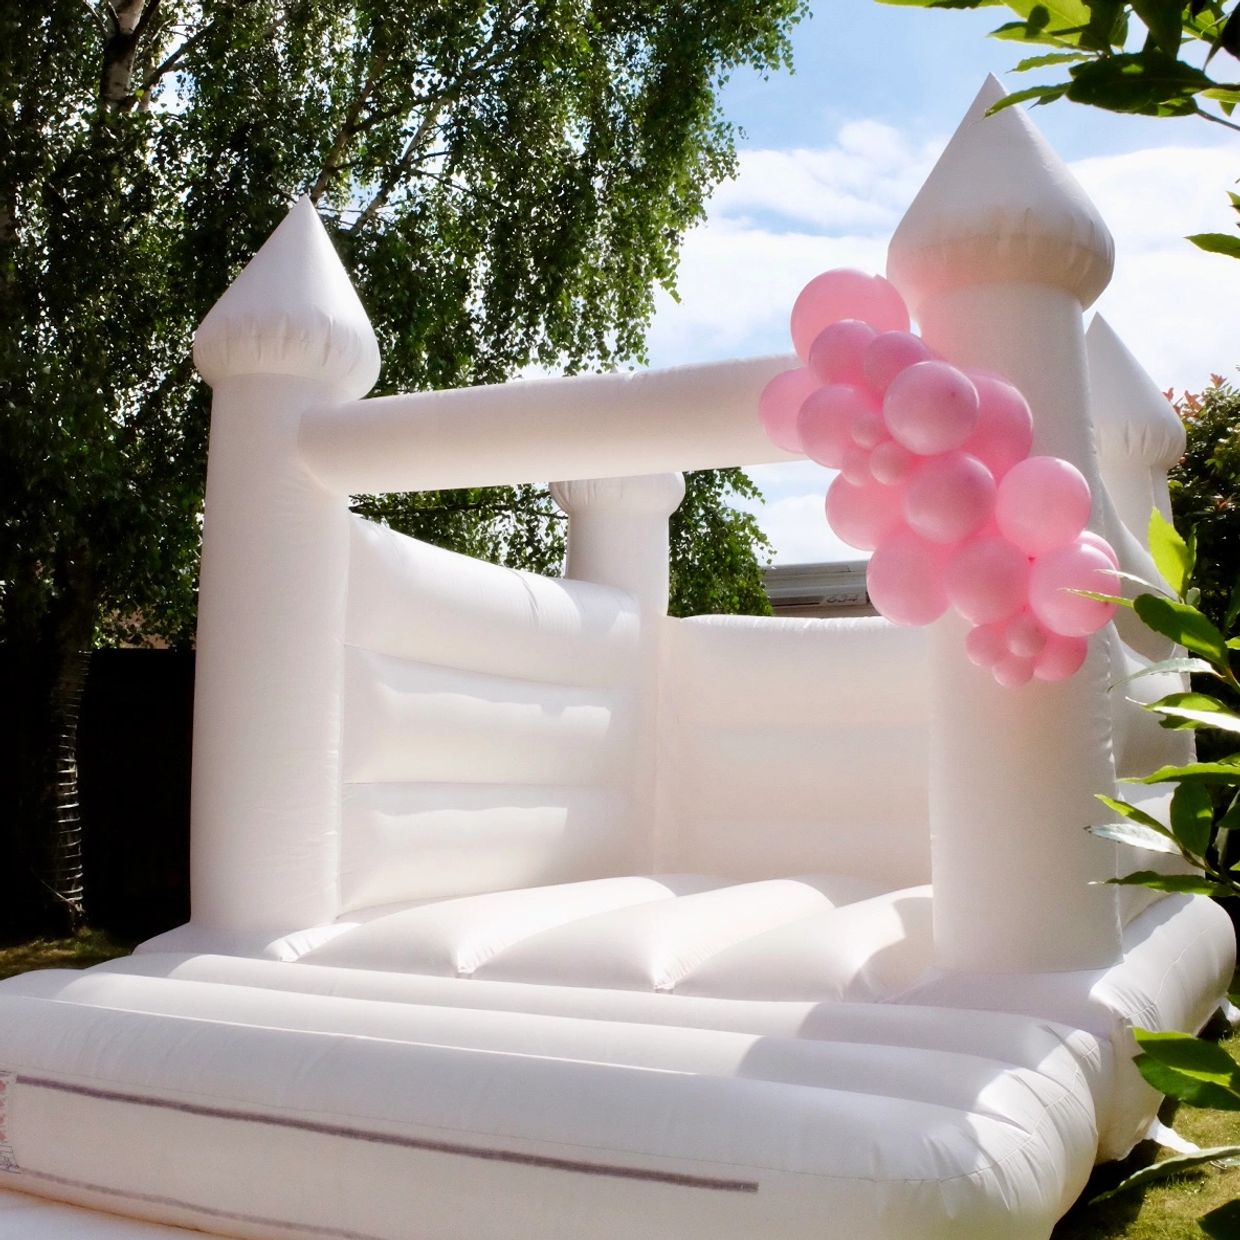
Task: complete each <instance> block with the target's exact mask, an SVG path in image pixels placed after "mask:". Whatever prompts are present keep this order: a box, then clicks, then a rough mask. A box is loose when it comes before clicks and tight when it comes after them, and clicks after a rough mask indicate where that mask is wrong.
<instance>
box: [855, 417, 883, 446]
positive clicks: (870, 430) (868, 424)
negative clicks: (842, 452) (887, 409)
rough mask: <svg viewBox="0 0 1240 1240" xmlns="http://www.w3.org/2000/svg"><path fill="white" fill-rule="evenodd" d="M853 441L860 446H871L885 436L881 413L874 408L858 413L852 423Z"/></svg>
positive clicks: (881, 440) (880, 441)
mask: <svg viewBox="0 0 1240 1240" xmlns="http://www.w3.org/2000/svg"><path fill="white" fill-rule="evenodd" d="M852 437H853V443H855V444H856V445H857V446H858V447H860V448H873V447H876V446H877V445H878V444H880V443H882V442H883V440H884V439H886V438H887V428H886V427H885V426H884V425H883V415H882V414H881V413H879V412H878V410H877V409H876V410H874V411H873V412H870V410H868V409H867V410H866V411H865V412H864V413H859V414H857V416H856V417H855V418H854V419H853V424H852Z"/></svg>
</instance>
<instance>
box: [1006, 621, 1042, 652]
mask: <svg viewBox="0 0 1240 1240" xmlns="http://www.w3.org/2000/svg"><path fill="white" fill-rule="evenodd" d="M1046 638H1047V632H1046V630H1045V629H1044V628H1043V627H1042V626H1041V625H1040V624H1039V623H1038V622H1037V620H1036V619H1035V618H1034V617H1033V615H1032V614H1031V613H1030V612H1027V611H1022V612H1021V613H1020V614H1019V615H1016V616H1013V617H1012V618H1011V619H1010V620H1009V621H1008V622H1007V623H1006V624H1005V625H1004V626H1003V640H1004V642H1005V643H1006V645H1007V648H1008V652H1009V653H1010V654H1014V655H1018V656H1019V657H1020V658H1022V659H1036V658H1037V657H1038V655H1040V654H1041V653H1042V650H1043V647H1045V645H1046Z"/></svg>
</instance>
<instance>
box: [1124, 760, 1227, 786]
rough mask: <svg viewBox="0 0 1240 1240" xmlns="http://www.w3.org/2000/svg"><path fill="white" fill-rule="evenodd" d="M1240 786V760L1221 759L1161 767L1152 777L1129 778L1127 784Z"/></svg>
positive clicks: (1138, 776) (1126, 779)
mask: <svg viewBox="0 0 1240 1240" xmlns="http://www.w3.org/2000/svg"><path fill="white" fill-rule="evenodd" d="M1190 781H1191V782H1195V783H1205V784H1240V758H1237V757H1235V756H1233V757H1229V758H1221V759H1219V761H1217V762H1190V763H1188V764H1187V765H1186V766H1160V767H1159V768H1158V770H1156V771H1154V772H1153V773H1152V774H1150V775H1137V776H1129V777H1127V778H1125V779H1124V780H1123V781H1122V782H1123V783H1126V784H1173V783H1185V782H1190Z"/></svg>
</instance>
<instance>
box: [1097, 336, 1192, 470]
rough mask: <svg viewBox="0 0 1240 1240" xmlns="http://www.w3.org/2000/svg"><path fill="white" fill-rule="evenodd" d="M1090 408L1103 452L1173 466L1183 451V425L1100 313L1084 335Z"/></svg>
mask: <svg viewBox="0 0 1240 1240" xmlns="http://www.w3.org/2000/svg"><path fill="white" fill-rule="evenodd" d="M1085 348H1086V351H1087V354H1088V357H1089V389H1090V412H1091V414H1092V415H1093V419H1094V427H1095V429H1096V430H1097V432H1098V441H1099V445H1100V446H1101V447H1102V448H1103V450H1104V452H1108V451H1114V452H1117V453H1119V454H1122V455H1123V456H1125V457H1135V458H1136V459H1137V460H1139V461H1143V462H1144V463H1145V464H1146V465H1148V466H1149V467H1150V468H1151V469H1170V468H1171V467H1172V466H1173V465H1174V464H1175V463H1176V462H1177V461H1178V460H1179V459H1180V457H1181V456H1183V455H1184V425H1183V423H1182V422H1181V421H1180V419H1179V418H1178V417H1177V416H1176V412H1175V410H1174V409H1172V408H1171V405H1170V404H1169V403H1168V401H1167V398H1166V397H1165V396H1164V395H1163V394H1162V393H1161V392H1160V391H1159V390H1158V385H1157V384H1156V383H1155V382H1154V380H1153V379H1151V378H1150V376H1149V375H1148V374H1147V373H1146V371H1145V370H1144V369H1143V368H1142V366H1141V363H1140V362H1138V361H1137V359H1136V358H1135V357H1133V355H1132V354H1131V353H1130V352H1129V351H1128V348H1127V347H1126V346H1125V344H1124V342H1123V341H1122V340H1121V339H1120V338H1119V337H1118V336H1117V335H1116V334H1115V330H1114V328H1112V327H1111V325H1110V323H1108V322H1107V321H1106V319H1104V318H1103V317H1102V315H1100V314H1095V315H1094V321H1093V322H1092V323H1091V324H1090V325H1089V331H1087V332H1086V333H1085Z"/></svg>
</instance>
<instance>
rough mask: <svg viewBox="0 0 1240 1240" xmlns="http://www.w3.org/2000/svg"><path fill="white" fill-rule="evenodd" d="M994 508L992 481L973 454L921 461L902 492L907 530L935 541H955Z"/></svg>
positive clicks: (983, 466)
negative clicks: (919, 466) (922, 462)
mask: <svg viewBox="0 0 1240 1240" xmlns="http://www.w3.org/2000/svg"><path fill="white" fill-rule="evenodd" d="M994 507H995V480H994V479H993V478H992V477H991V476H990V470H988V469H987V468H986V466H985V465H983V464H982V463H981V461H979V460H978V459H977V458H976V457H974V456H966V455H965V454H964V453H963V452H949V453H947V454H946V455H944V456H936V457H933V458H932V459H930V460H928V461H926V462H925V464H924V465H922V466H921V468H920V469H918V470H917V472H916V473H915V474H914V475H913V477H912V480H911V481H910V482H909V484H908V488H907V489H906V490H905V492H904V519H905V521H907V522H908V526H909V529H911V530H913V531H914V532H915V533H918V534H920V535H921V536H922V537H923V538H928V539H929V540H930V541H931V542H936V543H958V542H959V541H960V540H961V539H962V538H968V536H969V535H970V534H972V533H974V532H975V531H976V530H978V529H980V528H981V527H982V526H983V525H984V524H985V523H986V522H987V521H988V520H989V519H990V514H991V513H992V512H993V511H994Z"/></svg>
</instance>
